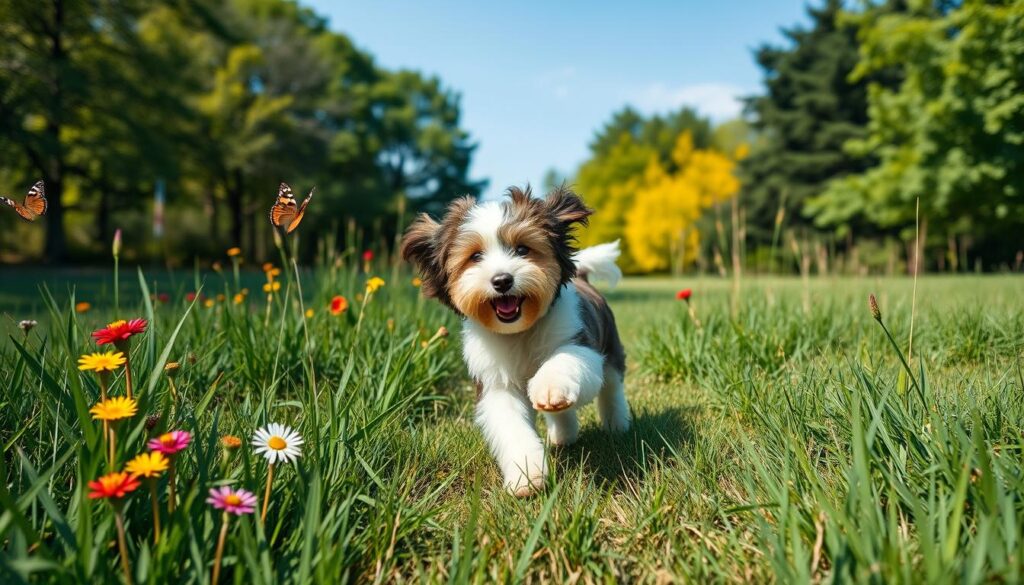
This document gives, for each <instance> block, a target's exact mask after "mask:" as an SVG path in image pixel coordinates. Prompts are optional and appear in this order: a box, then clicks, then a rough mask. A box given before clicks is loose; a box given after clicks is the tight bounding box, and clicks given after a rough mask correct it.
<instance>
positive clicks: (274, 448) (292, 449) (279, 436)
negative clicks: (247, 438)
mask: <svg viewBox="0 0 1024 585" xmlns="http://www.w3.org/2000/svg"><path fill="white" fill-rule="evenodd" d="M252 445H253V447H255V448H256V453H257V454H262V455H263V456H264V457H266V458H267V461H269V462H270V463H271V464H274V463H277V462H279V461H284V462H286V463H290V462H292V461H295V460H296V459H298V458H299V456H300V455H302V450H301V449H300V446H301V445H302V437H300V436H299V434H298V433H296V432H295V431H293V430H292V429H291V428H289V427H286V426H284V425H281V424H278V423H270V424H269V425H267V426H265V427H263V428H261V429H258V430H257V431H256V434H255V435H253V439H252Z"/></svg>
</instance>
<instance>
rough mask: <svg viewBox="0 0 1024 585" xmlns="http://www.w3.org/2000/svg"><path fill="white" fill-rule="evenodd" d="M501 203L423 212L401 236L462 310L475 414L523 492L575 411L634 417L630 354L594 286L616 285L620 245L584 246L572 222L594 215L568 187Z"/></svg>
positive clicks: (516, 490) (608, 418) (408, 253)
mask: <svg viewBox="0 0 1024 585" xmlns="http://www.w3.org/2000/svg"><path fill="white" fill-rule="evenodd" d="M507 195H508V199H507V200H505V201H500V202H499V201H489V202H485V203H477V202H476V201H475V200H474V199H472V198H470V197H464V198H461V199H457V200H455V201H454V202H453V203H452V204H451V205H449V207H448V210H447V213H446V214H445V216H444V218H443V219H441V221H436V220H434V219H433V218H431V217H430V216H428V215H426V214H421V215H420V216H419V217H418V218H417V219H416V220H415V221H414V222H413V223H412V225H411V226H409V229H408V231H407V232H406V234H405V236H404V238H403V240H402V249H401V253H402V257H403V258H404V259H405V260H407V261H410V262H412V263H413V264H414V265H415V266H416V267H417V269H418V270H419V272H420V276H421V279H422V281H423V284H422V286H421V290H422V291H423V294H424V295H425V296H427V297H429V298H435V299H437V300H438V301H440V302H441V303H443V304H445V305H447V306H448V307H449V308H451V309H452V310H453V311H455V312H456V313H458V314H459V315H460V316H462V317H463V318H464V326H463V330H462V337H463V357H464V358H465V361H466V366H467V367H468V368H469V373H470V375H471V376H472V377H473V379H474V380H475V381H476V384H477V406H476V422H477V424H478V425H479V426H480V428H481V430H482V431H483V434H484V437H485V438H486V440H487V443H488V445H489V446H490V450H491V453H492V454H493V455H494V458H495V459H496V460H497V462H498V465H499V466H500V467H501V472H502V474H503V476H504V482H505V487H506V488H507V489H508V490H509V491H510V492H511V493H513V494H515V495H517V496H527V495H529V494H531V493H533V492H534V491H536V490H538V489H539V488H541V487H542V486H543V485H544V478H545V476H546V475H547V472H548V470H547V459H546V458H545V454H544V443H543V442H542V441H541V439H540V437H538V436H537V431H536V429H535V427H534V412H535V411H536V410H539V411H542V412H543V413H544V416H545V417H546V418H547V427H548V441H550V442H551V443H552V444H554V445H568V444H570V443H573V442H574V441H575V440H576V438H577V435H578V434H579V421H578V419H577V414H576V410H577V409H578V408H579V407H580V406H582V405H584V404H586V403H588V402H590V401H591V400H594V399H595V398H596V399H597V408H598V412H599V414H600V417H601V424H602V426H603V427H604V428H605V429H607V430H610V431H625V430H627V429H628V428H629V425H630V412H629V406H628V405H627V404H626V397H625V393H624V389H623V374H624V372H625V362H626V355H625V352H624V351H623V348H622V343H621V342H620V340H619V333H618V330H617V329H616V327H615V317H614V316H613V315H612V312H611V310H610V309H609V308H608V304H607V303H606V302H605V300H604V298H603V297H602V296H601V294H600V293H598V292H597V290H596V289H595V288H594V287H593V286H592V285H591V284H590V282H589V280H588V279H589V278H591V277H596V278H602V279H605V280H608V281H610V282H611V283H612V284H614V283H615V281H617V280H618V279H619V278H620V277H621V275H622V273H621V272H620V271H619V268H618V267H617V266H616V265H615V260H616V259H617V258H618V256H619V244H618V242H617V241H616V242H612V243H609V244H601V245H599V246H594V247H592V248H587V249H585V250H580V251H577V250H576V248H575V247H574V243H575V238H574V236H573V229H574V228H575V226H577V225H586V223H587V218H588V217H589V216H590V215H591V213H593V212H592V211H591V210H590V209H588V208H587V207H586V205H584V204H583V201H582V200H581V199H580V198H579V196H577V195H576V194H575V193H573V192H572V191H570V190H568V189H566V188H564V187H563V188H559V189H555V190H554V191H552V192H551V193H550V194H548V196H547V197H546V198H544V199H538V198H535V197H533V196H532V195H531V193H530V189H529V187H527V188H526V190H525V191H523V190H521V189H518V188H514V187H513V188H510V189H509V190H508V192H507Z"/></svg>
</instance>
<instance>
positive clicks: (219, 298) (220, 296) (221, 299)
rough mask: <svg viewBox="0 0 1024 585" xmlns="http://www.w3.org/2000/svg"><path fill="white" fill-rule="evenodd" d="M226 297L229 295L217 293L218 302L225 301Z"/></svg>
mask: <svg viewBox="0 0 1024 585" xmlns="http://www.w3.org/2000/svg"><path fill="white" fill-rule="evenodd" d="M225 299H227V297H226V296H224V293H220V294H218V295H217V302H218V303H223V302H224V300H225Z"/></svg>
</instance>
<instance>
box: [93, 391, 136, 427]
mask: <svg viewBox="0 0 1024 585" xmlns="http://www.w3.org/2000/svg"><path fill="white" fill-rule="evenodd" d="M138 410H139V408H138V406H136V405H135V401H134V400H132V399H131V398H125V397H124V396H118V397H117V398H108V399H106V400H104V401H103V402H100V403H99V404H97V405H96V406H93V407H92V408H90V409H89V413H90V414H92V418H93V420H106V421H113V420H121V419H122V418H128V417H131V416H135V413H136V412H138Z"/></svg>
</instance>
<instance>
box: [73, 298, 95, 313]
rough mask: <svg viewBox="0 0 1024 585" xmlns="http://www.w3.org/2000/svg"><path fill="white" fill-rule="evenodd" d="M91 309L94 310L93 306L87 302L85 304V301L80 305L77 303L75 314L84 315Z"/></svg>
mask: <svg viewBox="0 0 1024 585" xmlns="http://www.w3.org/2000/svg"><path fill="white" fill-rule="evenodd" d="M91 308H92V305H91V304H89V303H87V302H85V301H82V302H80V303H75V312H76V313H84V312H86V311H88V310H89V309H91Z"/></svg>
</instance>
